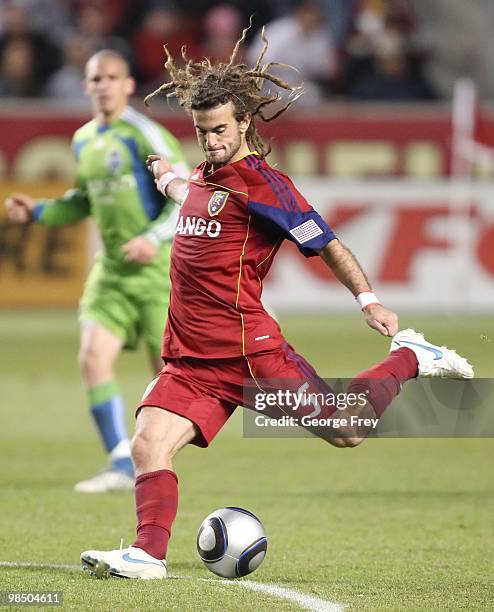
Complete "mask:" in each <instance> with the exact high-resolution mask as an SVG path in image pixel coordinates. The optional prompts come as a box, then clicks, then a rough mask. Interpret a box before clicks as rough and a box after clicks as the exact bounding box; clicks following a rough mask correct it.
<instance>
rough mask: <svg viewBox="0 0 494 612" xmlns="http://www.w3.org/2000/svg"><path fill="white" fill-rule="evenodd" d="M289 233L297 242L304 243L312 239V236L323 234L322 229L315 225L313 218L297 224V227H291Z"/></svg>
mask: <svg viewBox="0 0 494 612" xmlns="http://www.w3.org/2000/svg"><path fill="white" fill-rule="evenodd" d="M290 234H291V235H292V236H293V237H294V238H295V240H296V241H297V242H298V243H299V244H304V243H305V242H309V240H312V238H316V237H317V236H321V234H324V230H323V229H322V228H320V227H319V225H317V223H316V222H315V221H314V219H309V220H308V221H304V223H301V224H300V225H297V227H294V228H293V229H291V230H290Z"/></svg>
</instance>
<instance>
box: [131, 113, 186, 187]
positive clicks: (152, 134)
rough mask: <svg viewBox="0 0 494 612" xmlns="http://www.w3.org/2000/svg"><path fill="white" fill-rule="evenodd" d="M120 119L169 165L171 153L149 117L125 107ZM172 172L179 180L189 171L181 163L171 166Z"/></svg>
mask: <svg viewBox="0 0 494 612" xmlns="http://www.w3.org/2000/svg"><path fill="white" fill-rule="evenodd" d="M122 119H124V120H125V121H128V122H129V123H131V124H132V125H135V126H136V127H137V128H139V130H140V131H141V132H142V133H143V134H144V136H145V137H146V138H147V139H148V141H149V143H150V145H151V147H152V148H153V151H154V152H155V153H156V154H157V155H162V156H163V157H166V158H167V159H168V160H170V163H171V159H172V158H173V152H172V151H171V150H170V148H169V147H168V145H167V144H166V141H165V139H164V138H163V134H162V133H161V131H160V129H159V128H158V126H157V125H156V124H155V123H154V121H151V119H149V117H146V115H143V114H142V113H138V112H137V111H136V110H135V109H133V108H132V107H131V106H126V107H125V109H124V111H123V113H122ZM173 171H174V172H175V174H177V175H178V176H180V177H181V178H188V176H189V170H188V168H187V165H186V164H184V163H183V162H178V163H175V164H173Z"/></svg>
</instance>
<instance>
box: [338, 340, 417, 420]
mask: <svg viewBox="0 0 494 612" xmlns="http://www.w3.org/2000/svg"><path fill="white" fill-rule="evenodd" d="M417 374H418V362H417V357H416V356H415V353H414V352H413V351H412V350H411V349H409V348H405V347H403V348H399V349H397V350H396V351H393V352H392V353H390V354H389V355H388V357H386V359H384V361H381V362H379V363H377V364H376V365H375V366H372V368H369V369H368V370H365V371H364V372H361V373H360V374H357V376H356V377H355V378H354V379H353V380H352V381H351V382H350V384H349V385H348V390H347V392H352V393H359V392H361V393H362V392H363V393H366V394H367V397H368V399H369V402H370V403H371V404H372V406H373V408H374V411H375V413H376V416H378V417H381V415H382V413H383V412H384V411H385V410H386V408H387V407H388V406H389V404H390V403H391V401H392V400H393V398H394V397H396V396H397V395H398V393H399V392H400V390H401V386H402V384H403V383H404V382H406V381H407V380H410V378H415V377H416V376H417Z"/></svg>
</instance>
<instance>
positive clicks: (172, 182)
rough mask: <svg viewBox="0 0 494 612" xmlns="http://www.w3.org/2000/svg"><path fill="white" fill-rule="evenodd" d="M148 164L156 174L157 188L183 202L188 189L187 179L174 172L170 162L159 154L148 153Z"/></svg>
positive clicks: (150, 169) (178, 202)
mask: <svg viewBox="0 0 494 612" xmlns="http://www.w3.org/2000/svg"><path fill="white" fill-rule="evenodd" d="M146 165H147V168H148V170H149V171H150V172H151V173H152V174H153V176H154V182H155V183H156V189H157V190H158V191H159V192H161V193H162V194H163V195H164V196H165V197H166V198H171V199H172V200H174V201H175V202H176V203H177V204H182V202H183V199H184V198H185V194H186V191H187V181H186V180H185V179H183V178H180V177H179V176H177V175H176V174H175V173H174V172H173V166H172V165H171V164H170V162H169V161H168V160H167V159H165V158H164V157H160V156H159V155H148V157H147V160H146Z"/></svg>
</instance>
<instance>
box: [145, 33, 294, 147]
mask: <svg viewBox="0 0 494 612" xmlns="http://www.w3.org/2000/svg"><path fill="white" fill-rule="evenodd" d="M250 27H251V25H249V26H248V27H247V28H245V29H244V30H243V31H242V35H241V36H240V38H239V39H238V41H237V43H236V44H235V47H234V49H233V52H232V54H231V56H230V60H229V62H228V63H227V64H225V63H217V64H213V63H212V62H211V60H210V59H209V58H204V59H203V60H202V61H201V62H194V61H193V60H191V59H188V58H187V55H186V49H185V47H182V59H183V62H184V65H183V66H177V64H176V63H175V60H174V59H173V57H172V56H171V55H170V52H169V51H168V49H167V47H166V45H165V46H164V50H165V53H166V58H167V59H166V62H165V68H166V70H168V72H169V74H170V77H171V80H170V81H168V82H166V83H163V84H162V85H161V86H160V87H159V88H158V89H156V90H155V91H153V92H152V93H150V94H149V95H148V96H146V98H145V99H144V102H145V104H146V106H148V105H149V102H150V100H151V99H152V98H154V97H155V96H157V95H159V94H164V95H165V96H166V97H167V98H168V99H170V98H177V99H178V101H179V104H180V106H182V107H183V108H185V110H186V111H187V112H189V113H190V112H191V111H192V110H207V109H210V108H214V107H216V106H219V105H222V104H226V103H228V102H232V103H233V105H234V109H235V111H234V116H235V119H236V120H237V121H241V120H242V119H244V118H245V115H246V114H247V113H250V115H251V117H252V118H251V122H250V125H249V127H248V129H247V132H246V134H245V137H246V140H247V143H248V145H249V147H251V148H252V149H254V150H256V151H257V152H258V153H259V154H260V155H261V156H262V157H266V156H267V155H268V154H269V152H270V151H271V147H270V146H269V145H267V144H266V143H265V142H264V141H263V139H262V138H261V136H260V135H259V134H258V132H257V129H256V124H255V118H256V117H260V118H261V119H262V120H263V121H266V122H267V121H272V120H273V119H276V117H279V116H280V115H281V113H283V112H284V111H285V110H286V109H287V108H288V107H289V106H291V105H292V104H293V102H295V100H297V99H298V98H299V97H300V96H301V95H302V93H303V90H302V86H292V85H289V84H288V83H286V82H285V81H283V80H281V79H280V78H278V77H276V76H274V75H273V74H270V73H269V72H268V70H269V69H270V68H271V67H273V66H283V67H287V68H292V69H293V70H296V69H295V68H293V67H292V66H287V65H286V64H280V63H279V62H268V63H265V64H263V63H262V60H263V58H264V55H265V54H266V51H267V48H268V40H267V38H266V36H265V34H264V28H262V31H261V38H262V41H263V47H262V49H261V53H260V54H259V58H258V59H257V62H256V65H255V66H254V67H253V68H249V67H248V66H247V65H245V64H235V63H234V61H235V58H236V56H237V54H238V51H239V48H240V45H241V44H242V43H243V42H244V41H245V36H246V34H247V32H248V30H249V28H250ZM266 82H268V83H272V84H273V85H276V86H277V87H280V88H281V89H284V90H287V91H289V92H290V94H289V96H288V101H287V102H286V104H285V105H284V106H283V107H282V108H281V109H279V110H278V111H277V112H275V113H274V114H273V115H271V116H270V117H267V116H266V115H265V114H264V109H265V108H266V107H268V106H269V105H270V104H273V103H274V102H277V101H278V100H280V99H281V95H280V94H279V93H275V94H272V93H271V92H270V91H269V90H268V91H266V92H264V93H263V91H262V89H263V85H264V84H265V83H266Z"/></svg>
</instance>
